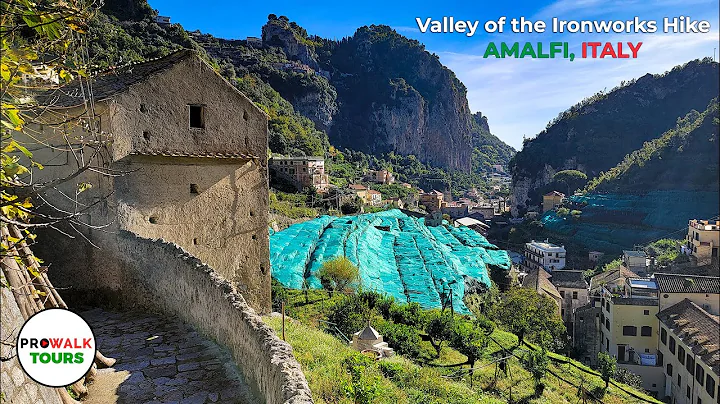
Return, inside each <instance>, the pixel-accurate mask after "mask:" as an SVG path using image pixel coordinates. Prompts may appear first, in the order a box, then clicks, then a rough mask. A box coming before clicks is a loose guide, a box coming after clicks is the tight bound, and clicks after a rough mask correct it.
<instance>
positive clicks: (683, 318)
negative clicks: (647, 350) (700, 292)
mask: <svg viewBox="0 0 720 404" xmlns="http://www.w3.org/2000/svg"><path fill="white" fill-rule="evenodd" d="M657 317H658V319H659V320H660V344H659V347H660V354H661V357H662V358H663V361H664V366H663V371H664V377H665V388H664V389H663V396H662V397H660V398H664V397H669V400H666V401H667V402H670V403H674V404H712V403H716V402H718V400H719V398H720V392H719V391H718V385H719V384H720V377H719V374H720V321H718V316H715V315H712V314H710V313H708V312H707V311H706V310H703V309H702V308H701V307H700V306H698V305H697V304H695V303H693V302H692V301H690V300H689V299H683V300H682V301H681V302H679V303H677V304H674V305H672V306H670V307H668V308H666V309H664V310H662V311H661V312H659V313H658V314H657Z"/></svg>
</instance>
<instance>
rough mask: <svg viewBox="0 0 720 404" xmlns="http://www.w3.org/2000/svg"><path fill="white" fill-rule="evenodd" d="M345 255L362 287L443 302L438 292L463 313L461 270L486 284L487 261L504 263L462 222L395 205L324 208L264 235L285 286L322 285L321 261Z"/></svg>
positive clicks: (424, 302)
mask: <svg viewBox="0 0 720 404" xmlns="http://www.w3.org/2000/svg"><path fill="white" fill-rule="evenodd" d="M343 255H344V256H346V257H347V258H348V259H349V260H350V261H352V262H353V263H354V264H356V265H357V266H358V268H359V269H360V282H361V284H362V287H363V288H364V289H366V290H375V291H378V292H381V293H385V294H388V295H390V296H393V297H394V298H395V299H396V300H398V301H407V302H417V303H418V304H420V305H421V307H423V308H427V309H431V308H439V307H442V298H441V295H442V294H443V293H445V294H448V293H451V294H452V296H453V306H454V308H455V310H456V311H457V312H459V313H464V314H468V313H469V310H468V309H467V307H465V305H464V304H463V302H462V298H463V296H464V294H465V280H466V278H473V279H475V280H477V281H480V282H482V283H484V284H485V285H487V286H490V278H489V276H488V265H490V266H495V267H498V268H501V269H509V268H510V265H511V261H510V258H509V257H508V255H507V253H506V252H505V251H502V250H498V249H497V247H496V246H494V245H492V244H490V243H489V242H488V241H487V239H485V238H484V237H483V236H482V235H480V234H478V233H476V232H474V231H473V230H471V229H467V228H453V227H449V226H447V223H445V224H444V225H443V226H438V227H426V226H425V220H424V219H422V218H421V219H417V218H413V217H410V216H407V215H405V214H403V213H402V212H400V211H399V210H389V211H384V212H379V213H374V214H365V215H358V216H348V217H341V218H333V217H329V216H323V217H321V218H318V219H315V220H311V221H308V222H304V223H300V224H296V225H293V226H290V227H289V228H288V229H286V230H283V231H281V232H277V233H274V234H271V236H270V263H271V265H272V274H273V277H275V278H276V279H277V280H278V281H280V282H281V283H282V284H283V285H285V286H286V287H290V288H294V289H299V288H301V287H302V285H303V283H304V282H307V284H308V286H309V287H311V288H320V287H321V285H320V281H319V279H318V278H317V276H316V273H317V271H318V270H319V269H320V268H321V267H322V264H323V263H324V262H325V261H328V260H330V259H333V258H336V257H339V256H343Z"/></svg>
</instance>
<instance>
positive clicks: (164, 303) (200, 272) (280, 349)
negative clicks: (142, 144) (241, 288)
mask: <svg viewBox="0 0 720 404" xmlns="http://www.w3.org/2000/svg"><path fill="white" fill-rule="evenodd" d="M106 237H107V238H108V240H106V242H105V243H103V244H104V245H106V246H107V247H106V248H103V249H101V250H95V251H94V253H93V254H94V255H95V262H104V266H103V269H104V270H105V271H107V272H108V273H110V274H113V277H112V278H113V283H114V282H117V285H119V289H118V288H109V287H105V286H103V284H102V283H100V279H94V280H93V282H94V286H95V288H96V289H89V288H87V285H81V284H82V283H83V282H81V279H78V280H77V281H76V284H75V285H74V286H73V290H74V292H69V291H67V293H68V294H70V295H74V298H75V299H74V300H75V301H77V300H78V298H80V299H82V300H85V301H89V300H92V299H93V298H97V297H100V296H103V297H105V298H107V297H109V298H110V299H111V301H112V302H114V303H115V304H116V305H119V306H121V307H125V308H127V307H135V308H142V309H145V310H150V311H156V312H162V313H165V314H167V315H170V316H174V317H176V318H180V319H182V320H183V321H185V322H187V323H189V324H191V325H193V326H194V327H195V328H196V329H197V330H198V331H199V332H201V333H203V334H204V335H206V336H208V337H210V338H212V339H214V340H215V341H217V342H218V343H219V344H222V345H224V346H225V347H227V348H228V350H229V351H230V352H231V354H232V355H233V357H234V358H235V360H236V362H237V363H238V365H239V367H240V369H241V371H242V372H243V374H244V376H245V378H246V381H247V383H248V385H250V386H251V387H252V388H253V389H254V390H255V391H254V393H255V395H256V396H257V397H260V398H262V400H263V402H266V403H270V404H273V403H293V404H296V403H311V402H312V398H311V394H310V389H309V387H308V385H307V381H306V380H305V376H304V375H303V373H302V370H301V368H300V364H299V363H298V362H297V361H296V360H295V358H294V356H293V353H292V348H291V347H290V345H289V344H287V343H286V342H284V341H282V340H280V339H279V338H278V337H277V336H276V335H275V333H274V331H273V330H272V329H271V328H270V327H268V326H267V325H266V324H265V323H263V321H262V319H261V318H260V316H259V315H258V314H256V312H255V311H254V310H253V309H252V308H251V307H250V306H248V304H247V303H246V302H245V299H244V298H243V297H242V296H241V295H240V293H239V292H238V291H237V289H236V288H235V287H234V286H233V285H232V283H231V282H229V281H228V280H226V279H224V278H223V277H221V276H220V275H219V274H218V273H217V272H215V271H214V270H213V269H212V268H211V267H209V266H207V265H206V264H204V263H202V262H201V261H200V260H199V259H197V258H195V257H193V256H192V255H190V254H189V253H188V252H187V251H185V250H184V249H182V248H181V247H179V246H177V245H176V244H173V243H168V242H166V241H164V240H152V239H148V238H143V237H140V236H138V235H136V234H134V233H131V232H127V231H121V232H120V233H118V234H116V235H107V236H106ZM111 239H112V240H111ZM50 275H51V277H52V270H51V271H50ZM77 278H81V276H80V274H79V275H78V277H76V279H77ZM78 286H80V287H83V289H82V292H81V291H80V290H78V289H77V288H76V287H78ZM108 286H109V285H108ZM103 291H105V293H104V292H103ZM108 291H110V292H111V293H106V292H108ZM78 292H81V293H78ZM79 294H82V296H78V295H79ZM106 300H107V299H106Z"/></svg>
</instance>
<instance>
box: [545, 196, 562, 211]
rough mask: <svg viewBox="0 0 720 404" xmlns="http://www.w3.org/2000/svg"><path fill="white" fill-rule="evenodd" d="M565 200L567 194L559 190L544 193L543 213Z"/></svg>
mask: <svg viewBox="0 0 720 404" xmlns="http://www.w3.org/2000/svg"><path fill="white" fill-rule="evenodd" d="M564 200H565V194H563V193H562V192H558V191H552V192H548V193H547V194H545V195H543V213H545V212H547V211H549V210H553V209H555V208H557V207H558V206H560V205H561V204H562V203H563V201H564Z"/></svg>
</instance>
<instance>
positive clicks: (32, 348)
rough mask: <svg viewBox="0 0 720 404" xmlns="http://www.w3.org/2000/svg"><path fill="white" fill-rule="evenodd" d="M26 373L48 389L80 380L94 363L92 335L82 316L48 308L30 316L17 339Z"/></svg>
mask: <svg viewBox="0 0 720 404" xmlns="http://www.w3.org/2000/svg"><path fill="white" fill-rule="evenodd" d="M16 346H17V356H18V361H19V362H20V366H22V368H23V370H24V371H25V373H27V375H28V376H30V378H32V379H33V380H35V381H36V382H38V383H40V384H43V385H45V386H49V387H63V386H68V385H70V384H73V383H75V382H76V381H78V380H80V379H81V378H82V377H83V376H85V374H86V373H87V372H88V370H90V367H91V366H92V364H93V361H94V360H95V350H96V348H97V347H96V346H95V335H94V334H93V332H92V330H91V329H90V326H89V325H88V323H87V322H86V321H85V320H83V318H82V317H80V316H79V315H77V314H75V313H73V312H72V311H70V310H66V309H59V308H58V309H47V310H43V311H40V312H38V313H35V314H34V315H33V316H32V317H30V318H29V319H28V320H27V321H26V322H25V324H24V325H23V327H22V329H20V333H19V334H18V338H17V345H16Z"/></svg>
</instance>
